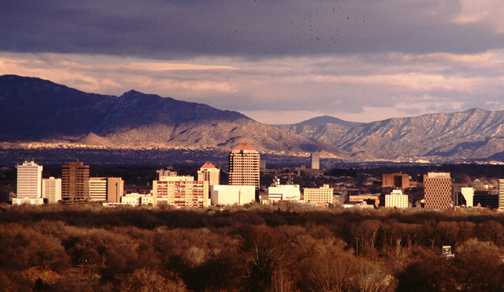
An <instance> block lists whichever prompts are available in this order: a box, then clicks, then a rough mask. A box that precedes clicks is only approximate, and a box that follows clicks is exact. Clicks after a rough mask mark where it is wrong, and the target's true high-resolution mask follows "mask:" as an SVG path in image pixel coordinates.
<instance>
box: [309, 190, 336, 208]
mask: <svg viewBox="0 0 504 292" xmlns="http://www.w3.org/2000/svg"><path fill="white" fill-rule="evenodd" d="M303 201H304V202H305V203H309V204H313V205H316V206H328V205H329V204H333V202H334V189H333V188H331V187H329V185H323V186H322V187H320V188H304V190H303Z"/></svg>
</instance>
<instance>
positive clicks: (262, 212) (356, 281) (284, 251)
mask: <svg viewBox="0 0 504 292" xmlns="http://www.w3.org/2000/svg"><path fill="white" fill-rule="evenodd" d="M503 223H504V216H502V215H500V214H497V213H493V212H490V211H477V210H474V211H450V212H444V213H439V212H423V211H407V212H397V211H392V210H388V211H387V210H379V211H364V210H361V211H344V210H331V211H313V210H296V208H288V209H287V210H284V211H279V210H275V209H272V208H259V207H257V208H252V209H248V210H243V209H233V210H225V211H212V210H210V211H180V210H178V211H177V210H147V209H101V208H95V207H61V206H57V207H46V208H30V207H18V208H14V207H3V208H0V290H2V291H19V290H21V291H23V290H28V291H29V290H32V289H34V290H51V291H53V290H57V291H98V290H99V291H117V290H121V291H142V290H143V291H186V290H194V291H229V290H232V291H233V290H234V291H237V290H240V291H241V290H245V291H299V290H300V291H456V290H458V291H503V290H504V262H503V255H504V226H503ZM442 245H453V246H454V250H455V254H456V256H455V257H454V258H451V259H447V258H444V257H443V256H442V255H441V252H440V251H441V246H442Z"/></svg>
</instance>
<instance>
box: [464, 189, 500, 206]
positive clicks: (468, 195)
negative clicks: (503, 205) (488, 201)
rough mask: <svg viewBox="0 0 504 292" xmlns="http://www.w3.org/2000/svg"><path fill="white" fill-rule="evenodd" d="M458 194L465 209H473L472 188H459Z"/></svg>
mask: <svg viewBox="0 0 504 292" xmlns="http://www.w3.org/2000/svg"><path fill="white" fill-rule="evenodd" d="M499 185H500V183H499ZM460 193H461V194H462V196H463V197H464V200H465V202H466V203H465V205H466V207H467V208H472V207H474V188H468V187H464V188H461V189H460ZM499 199H500V197H499Z"/></svg>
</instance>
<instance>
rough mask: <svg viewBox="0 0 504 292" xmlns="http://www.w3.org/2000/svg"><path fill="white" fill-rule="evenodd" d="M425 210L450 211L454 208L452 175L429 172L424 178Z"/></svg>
mask: <svg viewBox="0 0 504 292" xmlns="http://www.w3.org/2000/svg"><path fill="white" fill-rule="evenodd" d="M424 194H425V195H424V199H425V208H429V209H448V208H452V207H453V206H454V201H453V183H452V179H451V175H450V173H447V172H429V173H428V174H427V175H425V176H424Z"/></svg>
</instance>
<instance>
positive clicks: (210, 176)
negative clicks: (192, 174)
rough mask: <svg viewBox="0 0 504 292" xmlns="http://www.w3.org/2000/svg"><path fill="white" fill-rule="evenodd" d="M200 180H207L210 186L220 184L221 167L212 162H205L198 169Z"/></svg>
mask: <svg viewBox="0 0 504 292" xmlns="http://www.w3.org/2000/svg"><path fill="white" fill-rule="evenodd" d="M198 181H207V182H208V185H209V186H210V187H211V186H215V185H218V184H220V169H218V168H217V167H216V166H215V165H214V164H213V163H211V162H205V163H204V164H203V165H202V166H201V167H200V169H199V170H198Z"/></svg>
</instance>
